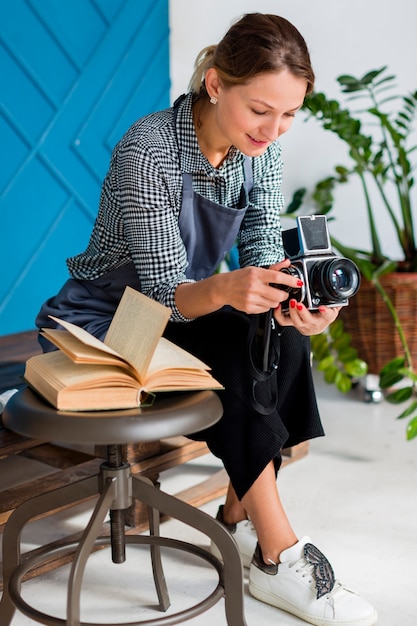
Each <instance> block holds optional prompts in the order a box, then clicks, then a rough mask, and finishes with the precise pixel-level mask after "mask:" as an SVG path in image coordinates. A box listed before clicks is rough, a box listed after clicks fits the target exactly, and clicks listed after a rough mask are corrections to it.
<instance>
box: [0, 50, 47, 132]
mask: <svg viewBox="0 0 417 626" xmlns="http://www.w3.org/2000/svg"><path fill="white" fill-rule="evenodd" d="M0 67H1V80H2V85H3V87H2V95H1V100H2V102H1V104H2V106H3V107H4V109H5V110H6V111H7V114H8V116H9V117H11V116H13V123H14V125H15V126H16V127H18V128H19V129H20V130H21V132H22V133H23V134H24V136H25V137H26V138H27V140H28V141H29V142H31V143H33V142H35V141H36V140H37V139H39V136H40V135H41V133H42V132H43V131H44V129H45V127H46V125H47V123H48V121H49V120H50V118H51V116H52V114H53V112H54V108H53V107H52V106H51V104H50V103H49V102H48V101H47V100H46V98H45V97H44V96H43V94H42V93H41V92H40V91H39V89H38V88H37V87H36V85H35V83H33V81H32V80H31V78H30V77H29V76H28V75H27V73H26V72H25V71H24V70H23V69H22V67H21V66H20V65H18V64H17V63H16V62H15V60H14V59H13V58H12V57H11V56H10V54H9V52H8V50H6V48H5V47H4V46H3V45H1V44H0Z"/></svg>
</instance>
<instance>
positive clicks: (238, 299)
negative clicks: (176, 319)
mask: <svg viewBox="0 0 417 626" xmlns="http://www.w3.org/2000/svg"><path fill="white" fill-rule="evenodd" d="M289 265H290V261H289V260H288V259H286V260H285V261H281V262H280V263H276V264H274V265H273V266H271V267H269V268H263V267H255V266H250V267H244V268H241V269H237V270H233V271H231V272H224V273H220V274H215V275H214V276H210V278H206V279H204V280H200V281H197V282H195V283H182V284H181V285H178V287H177V290H176V292H175V298H176V303H177V307H178V309H179V310H180V311H181V313H182V315H184V317H188V318H190V319H192V318H195V317H200V316H201V315H207V314H208V313H213V312H214V311H217V310H219V309H221V308H222V307H223V306H225V305H230V306H232V307H234V308H235V309H237V310H238V311H243V312H245V313H250V314H253V313H263V312H265V311H268V310H269V309H275V308H277V307H278V306H279V305H280V304H281V302H283V301H284V300H287V298H288V291H286V290H285V288H295V289H296V288H297V287H300V284H299V279H298V278H297V277H294V276H291V275H290V274H287V273H285V272H282V271H281V270H282V269H284V268H286V267H288V266H289ZM274 285H282V286H283V287H284V288H283V289H280V288H279V287H277V286H274Z"/></svg>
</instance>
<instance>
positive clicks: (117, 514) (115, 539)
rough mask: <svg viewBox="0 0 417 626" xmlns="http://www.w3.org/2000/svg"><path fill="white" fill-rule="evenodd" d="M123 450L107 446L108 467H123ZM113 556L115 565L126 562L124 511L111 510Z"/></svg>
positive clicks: (117, 445) (114, 445)
mask: <svg viewBox="0 0 417 626" xmlns="http://www.w3.org/2000/svg"><path fill="white" fill-rule="evenodd" d="M123 460H124V459H123V449H122V446H121V445H119V444H112V445H108V446H107V466H108V467H109V468H113V469H118V468H120V467H122V466H123ZM110 534H111V556H112V561H113V563H124V562H125V561H126V540H125V513H124V510H123V509H119V508H118V509H111V510H110Z"/></svg>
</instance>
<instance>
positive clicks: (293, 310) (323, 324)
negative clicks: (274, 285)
mask: <svg viewBox="0 0 417 626" xmlns="http://www.w3.org/2000/svg"><path fill="white" fill-rule="evenodd" d="M289 304H290V306H289V308H288V310H287V311H285V312H283V311H282V307H281V306H279V307H278V308H277V309H275V311H274V317H275V319H276V321H277V322H278V324H280V325H281V326H294V327H295V328H296V329H297V330H298V331H299V332H300V333H301V334H302V335H319V334H320V333H322V332H323V331H324V330H326V328H327V327H328V326H329V325H330V324H331V323H332V322H334V320H335V319H336V318H337V316H338V315H339V311H340V309H341V307H329V306H320V307H319V308H318V309H317V310H316V311H314V312H311V311H309V310H308V309H307V307H305V306H304V304H302V303H301V302H297V301H296V300H294V299H291V300H290V302H289Z"/></svg>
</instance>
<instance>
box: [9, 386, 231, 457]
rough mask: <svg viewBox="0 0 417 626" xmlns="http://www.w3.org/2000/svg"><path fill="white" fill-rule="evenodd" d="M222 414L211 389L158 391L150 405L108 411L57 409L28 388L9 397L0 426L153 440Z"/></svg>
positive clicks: (78, 438) (96, 438)
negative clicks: (164, 392) (176, 391)
mask: <svg viewBox="0 0 417 626" xmlns="http://www.w3.org/2000/svg"><path fill="white" fill-rule="evenodd" d="M221 412H222V408H221V403H220V400H219V398H218V396H217V394H215V393H214V392H213V391H199V392H196V393H181V394H180V393H178V394H177V393H176V394H171V395H170V396H167V397H165V394H161V395H160V396H158V397H157V399H156V400H155V402H154V404H153V405H152V406H144V407H139V408H135V409H123V410H112V411H79V412H78V411H77V412H75V411H57V410H56V409H55V408H53V407H52V406H51V405H49V404H47V403H46V402H45V401H44V400H43V399H42V398H41V397H40V396H38V394H36V393H35V392H33V391H32V390H31V389H29V388H25V389H23V390H22V391H20V392H19V393H16V394H15V395H14V396H12V398H11V399H10V400H9V402H8V404H7V407H6V410H5V412H4V415H3V424H4V426H5V427H6V428H8V429H9V430H12V431H13V432H15V433H18V434H19V435H23V436H25V437H31V438H33V439H42V440H45V439H47V440H48V441H59V442H62V443H74V444H80V443H94V444H96V445H108V444H124V443H133V442H148V441H157V440H158V439H163V438H165V437H175V436H177V435H187V434H193V433H195V432H198V431H200V430H203V429H205V428H208V427H209V426H212V425H213V424H215V423H216V422H217V421H218V419H219V417H220V415H221Z"/></svg>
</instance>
